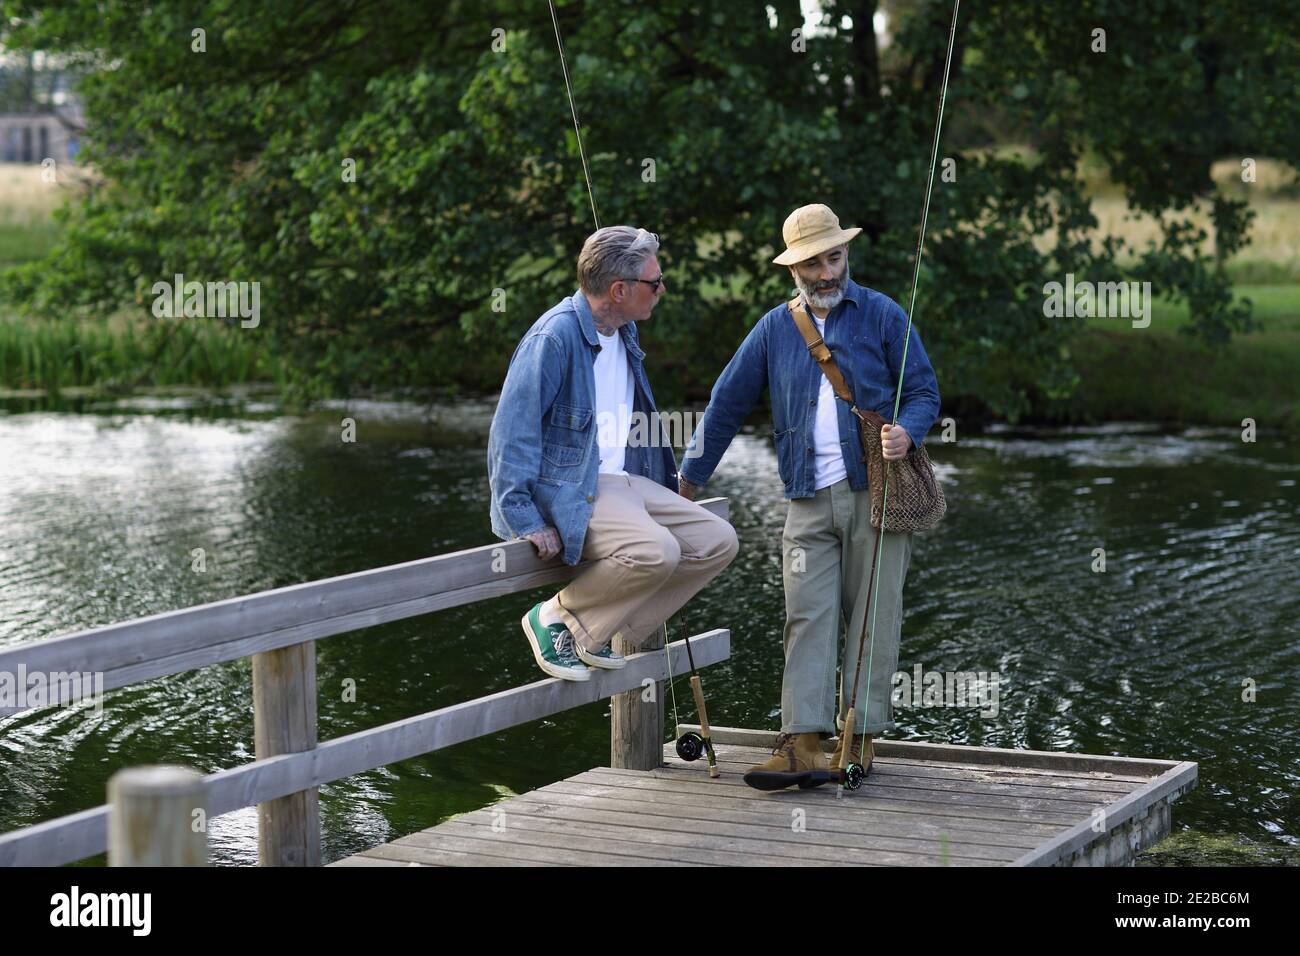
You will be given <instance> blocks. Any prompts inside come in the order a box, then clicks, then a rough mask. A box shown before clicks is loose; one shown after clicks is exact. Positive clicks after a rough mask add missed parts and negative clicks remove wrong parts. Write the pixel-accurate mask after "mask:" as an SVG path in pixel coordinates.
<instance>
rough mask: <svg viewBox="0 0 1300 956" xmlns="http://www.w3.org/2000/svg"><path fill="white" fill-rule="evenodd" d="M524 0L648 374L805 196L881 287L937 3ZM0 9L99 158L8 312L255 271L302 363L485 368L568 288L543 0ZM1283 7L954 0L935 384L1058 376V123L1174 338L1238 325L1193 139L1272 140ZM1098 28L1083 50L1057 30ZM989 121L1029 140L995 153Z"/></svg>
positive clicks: (1017, 383) (747, 273)
mask: <svg viewBox="0 0 1300 956" xmlns="http://www.w3.org/2000/svg"><path fill="white" fill-rule="evenodd" d="M557 7H558V9H559V16H560V25H561V30H562V32H563V35H564V38H565V44H566V47H567V50H568V57H569V70H570V74H571V78H572V82H573V87H574V95H575V97H576V102H577V105H578V110H579V113H580V115H581V118H582V122H583V137H584V143H585V145H586V148H587V151H588V156H589V159H590V165H591V173H592V179H593V183H594V190H595V195H596V199H597V202H598V204H599V208H600V215H601V221H602V224H610V223H615V222H629V223H633V224H636V225H643V226H645V227H647V228H650V229H652V230H654V231H656V232H658V233H660V235H661V237H662V240H663V250H662V253H661V262H662V263H663V265H664V266H665V271H666V274H667V281H668V287H669V296H668V298H667V299H666V300H665V301H664V303H663V304H662V305H661V306H660V307H659V309H657V310H656V313H655V319H654V320H652V322H651V323H650V324H649V326H647V327H643V330H642V334H643V338H644V340H645V344H646V347H647V351H648V352H650V353H651V357H652V360H653V362H654V363H655V364H654V375H655V381H656V389H657V391H660V392H662V393H663V395H662V396H661V398H662V399H663V400H665V401H668V400H672V399H675V398H680V397H682V396H683V394H685V395H687V396H689V397H700V396H702V395H703V394H705V393H707V390H708V388H709V386H710V385H711V383H712V381H713V379H714V377H715V376H716V374H717V372H718V371H719V370H720V368H721V367H722V365H723V364H724V363H725V361H726V360H727V358H728V357H729V355H730V353H731V351H732V350H733V349H734V348H735V346H736V344H737V343H738V342H739V340H740V338H741V337H742V336H743V335H744V333H745V331H746V330H747V329H748V328H749V327H750V326H752V324H753V323H754V322H755V321H756V320H757V319H758V318H759V317H760V316H761V315H762V313H763V312H764V311H766V310H767V309H769V308H771V307H772V306H774V305H776V304H777V303H778V302H780V301H781V300H782V298H783V297H784V296H786V295H788V294H789V291H790V280H789V275H788V273H787V272H786V271H785V270H783V269H780V268H778V267H776V266H773V265H772V264H771V262H770V260H771V257H772V255H774V254H775V252H776V251H778V250H779V242H780V230H781V223H782V221H783V220H784V218H785V216H786V215H787V214H788V212H789V211H790V210H791V209H792V208H794V207H795V206H797V205H800V204H802V203H805V202H813V201H822V202H826V203H828V204H830V205H831V206H832V207H833V208H834V209H835V210H836V211H837V213H838V214H839V215H840V217H841V221H842V222H844V223H846V224H853V225H860V226H862V227H863V230H864V231H863V235H862V236H861V237H860V238H859V239H858V240H855V242H854V244H853V246H852V256H851V263H852V266H853V271H854V276H855V278H857V279H859V280H860V281H861V282H863V283H865V284H867V285H870V286H872V287H873V288H877V289H879V290H881V291H883V292H885V293H887V294H889V295H891V296H893V297H894V298H896V299H898V300H899V301H900V302H902V303H903V304H904V306H906V305H907V303H908V301H909V293H910V289H909V285H910V283H911V274H912V258H913V254H914V250H915V244H916V232H917V228H918V224H919V221H920V216H921V208H922V201H923V198H924V193H925V184H926V174H927V171H928V169H927V167H928V160H929V151H930V137H931V135H932V131H933V124H934V114H935V108H936V106H937V102H938V96H939V90H940V86H941V83H942V76H943V73H942V71H943V61H944V53H945V49H946V44H947V40H948V23H949V17H950V15H951V6H950V5H949V4H948V3H947V2H935V3H928V2H927V3H910V4H904V3H891V4H888V5H887V9H888V10H889V11H890V12H891V13H892V14H894V20H895V23H894V24H893V27H894V30H893V33H892V36H891V42H890V44H889V45H888V46H887V47H885V48H884V49H883V51H881V50H878V47H877V43H876V42H875V38H874V37H873V35H872V33H871V29H870V24H871V23H872V16H873V14H874V13H875V12H876V11H877V4H876V3H875V2H873V0H839V2H833V0H823V3H822V7H823V10H824V13H825V15H824V17H823V24H822V28H821V29H820V30H819V31H814V32H811V33H810V34H809V35H807V36H802V37H798V36H795V34H794V32H793V31H796V30H798V31H802V30H803V28H804V23H803V16H802V14H801V12H800V4H799V2H798V0H773V2H771V3H769V4H766V5H765V4H759V3H752V2H732V3H727V2H723V3H718V2H714V3H703V2H699V0H656V2H655V3H654V4H645V3H640V2H632V0H571V2H557ZM4 9H5V13H6V17H5V21H4V25H3V26H0V42H2V43H3V44H4V45H5V46H7V47H10V48H15V49H28V50H35V49H42V50H51V51H58V52H60V53H64V54H67V55H68V56H70V57H71V58H72V60H73V62H75V63H76V64H77V65H78V66H80V67H82V68H84V69H86V70H89V71H90V74H89V75H88V77H87V78H86V80H85V81H84V83H83V84H82V92H83V94H84V96H85V99H86V104H87V114H88V118H89V120H90V123H91V128H90V130H89V131H88V142H87V147H88V155H89V159H90V160H91V161H92V162H94V163H95V164H97V166H98V167H99V169H100V171H101V172H102V174H103V177H104V183H105V185H104V186H102V188H99V189H97V190H96V191H95V192H94V193H92V194H91V195H90V196H89V197H88V198H87V200H86V201H85V202H84V203H83V204H82V205H81V206H79V207H78V208H76V209H75V210H73V211H72V212H71V213H70V214H69V216H68V226H69V229H68V233H67V240H66V242H65V243H64V244H63V246H62V247H61V248H59V249H57V250H56V251H55V252H54V253H53V254H52V255H51V256H50V257H49V258H48V259H47V260H44V261H42V262H39V263H34V264H29V265H27V266H25V267H21V268H19V269H17V270H15V271H13V272H11V273H10V274H9V275H8V277H7V279H6V288H7V290H8V294H9V295H10V296H12V297H14V298H16V299H17V300H18V301H19V302H21V303H22V304H23V305H24V306H25V307H26V308H28V309H32V310H37V311H44V312H54V311H63V310H66V309H68V308H70V307H76V308H80V309H85V310H88V311H91V312H95V311H102V310H105V309H109V308H113V307H116V306H119V305H120V304H121V303H123V302H136V303H139V305H140V307H141V308H142V309H148V307H149V305H150V303H151V300H152V297H151V295H150V294H149V290H150V287H151V286H152V284H153V283H154V282H155V281H158V280H159V279H163V278H168V277H170V276H171V275H172V274H173V273H176V272H183V273H184V274H185V275H186V276H187V278H203V279H222V280H249V281H252V280H256V281H259V282H260V283H261V284H262V289H261V291H262V313H263V316H264V319H263V323H262V326H261V327H260V328H259V329H257V330H252V331H249V332H248V333H247V334H257V335H260V336H263V337H264V341H265V345H266V347H267V348H274V349H277V350H280V351H281V352H283V353H285V354H287V355H289V356H292V358H293V360H294V363H295V366H296V367H297V368H298V369H299V370H300V372H299V374H300V378H301V380H302V381H303V382H304V383H305V384H306V385H308V386H312V387H313V388H315V389H316V390H321V391H323V390H327V389H328V390H342V391H347V390H349V389H352V388H356V387H389V386H395V385H405V384H417V385H432V384H447V383H461V384H464V385H466V386H470V387H491V386H492V385H493V384H494V383H496V382H498V381H499V375H500V373H501V371H502V370H503V368H504V366H505V363H506V361H507V360H508V358H509V355H510V351H511V349H512V348H513V345H514V341H515V339H516V337H517V336H518V335H519V334H521V333H522V332H523V331H524V329H526V328H527V326H528V325H529V324H530V323H531V322H532V321H533V320H534V319H535V318H536V316H537V315H539V314H540V313H541V312H542V311H543V310H544V309H545V308H547V307H548V306H550V305H551V304H553V303H554V302H555V301H556V300H557V299H558V298H559V297H560V296H562V295H564V294H566V293H568V292H569V291H571V290H572V288H573V286H574V277H573V267H574V259H575V258H576V255H577V250H578V248H579V246H580V245H581V242H582V240H583V238H584V237H585V236H586V235H587V234H588V233H589V232H590V231H591V229H592V227H593V224H592V217H591V212H590V210H589V208H588V200H587V190H586V186H585V183H584V182H583V178H582V172H581V166H580V163H579V159H578V153H577V143H576V138H575V136H574V131H573V126H572V119H571V117H570V114H569V106H568V102H567V99H566V96H565V92H564V85H563V79H562V75H561V72H560V63H559V59H558V56H557V53H556V49H555V36H554V32H553V30H552V26H551V20H550V13H549V10H548V8H547V5H546V3H545V0H529V2H526V3H519V2H517V0H511V2H505V0H473V2H465V0H448V2H444V3H441V4H429V3H427V2H413V0H391V2H385V3H378V2H368V0H350V2H349V0H344V2H341V3H335V2H331V3H313V2H302V3H294V4H264V3H260V2H253V0H228V2H225V3H222V4H213V3H200V2H189V3H182V2H162V3H156V4H150V5H147V6H141V7H134V6H132V7H124V6H122V5H108V6H104V5H101V4H98V3H94V2H91V0H72V2H69V3H66V4H64V5H61V6H59V7H57V8H55V9H53V10H51V9H48V8H46V7H45V6H44V5H43V4H38V3H33V2H29V0H6V2H5V3H4ZM1289 24H1290V13H1289V11H1288V9H1287V7H1286V5H1285V4H1283V3H1282V2H1281V0H1263V2H1258V3H1255V4H1253V5H1252V6H1251V10H1250V16H1249V17H1244V16H1240V15H1238V14H1237V13H1235V12H1234V11H1232V10H1231V8H1230V7H1229V6H1227V5H1225V4H1221V3H1211V2H1206V3H1195V4H1193V3H1183V4H1178V3H1173V2H1164V3H1158V4H1141V5H1130V4H1121V3H1115V2H1104V0H1083V2H1080V3H1076V4H1070V5H1059V4H1050V5H1048V4H1041V3H1038V2H1033V0H991V2H988V3H983V4H980V5H973V4H972V5H969V6H968V7H966V8H964V9H963V17H962V19H961V21H960V23H959V31H958V35H957V47H956V53H955V54H954V63H953V76H952V81H951V85H950V88H949V90H948V101H947V102H948V117H949V118H948V120H947V124H946V128H945V136H944V140H943V144H942V148H941V151H940V154H941V156H942V157H945V158H951V159H952V160H954V161H955V167H954V168H955V170H956V173H957V178H956V181H955V182H946V181H937V182H936V184H935V187H934V193H933V199H932V208H931V212H930V233H929V236H928V238H927V244H926V252H925V257H924V260H923V266H924V268H923V269H922V272H921V283H920V288H919V290H918V295H917V307H916V315H915V320H916V322H917V324H918V327H919V329H920V330H921V333H922V335H923V337H924V339H925V342H926V346H927V349H928V350H929V351H930V353H931V357H932V359H933V360H934V362H935V365H936V368H937V370H938V373H939V376H940V385H941V388H942V390H943V392H944V395H945V399H949V398H953V397H956V396H968V397H972V398H974V399H977V400H978V402H979V403H980V404H982V405H983V406H984V407H986V408H987V409H989V410H991V411H992V412H994V413H996V414H1002V415H1008V416H1012V417H1015V416H1016V415H1018V414H1021V413H1023V412H1024V411H1025V410H1026V409H1027V408H1028V407H1029V404H1030V402H1031V400H1032V399H1033V398H1034V397H1036V396H1042V395H1048V396H1061V395H1065V394H1066V393H1068V392H1069V390H1070V389H1071V388H1072V386H1073V384H1074V376H1073V373H1072V371H1071V368H1070V365H1069V360H1068V343H1069V340H1070V336H1071V335H1072V334H1073V333H1074V331H1075V327H1074V324H1073V321H1074V320H1061V319H1049V318H1047V317H1045V316H1044V315H1043V294H1042V287H1043V285H1044V283H1045V282H1047V281H1050V280H1053V279H1055V280H1060V279H1062V278H1063V277H1064V275H1065V273H1066V272H1074V273H1075V274H1076V275H1080V276H1086V277H1087V278H1089V279H1093V280H1095V281H1106V280H1110V279H1117V278H1119V269H1118V267H1117V265H1116V257H1117V256H1118V255H1119V254H1120V252H1121V251H1122V250H1121V249H1120V248H1119V246H1118V244H1117V243H1115V242H1108V243H1106V244H1104V245H1103V246H1102V247H1101V248H1100V249H1099V250H1094V249H1093V248H1092V243H1091V241H1090V240H1091V239H1092V238H1094V234H1095V228H1096V220H1095V218H1094V217H1093V215H1092V213H1091V211H1090V208H1089V202H1088V199H1087V197H1086V195H1085V193H1084V189H1083V183H1082V182H1081V181H1080V180H1079V178H1078V176H1077V173H1076V170H1077V166H1078V160H1079V157H1080V155H1081V154H1082V152H1083V151H1084V150H1085V149H1087V148H1089V147H1092V148H1093V149H1095V150H1097V151H1098V152H1099V153H1100V154H1101V155H1102V156H1103V157H1104V158H1105V160H1106V161H1107V163H1108V164H1109V166H1110V169H1111V172H1112V174H1113V175H1114V177H1115V178H1116V180H1117V181H1119V182H1121V183H1122V184H1123V185H1124V187H1125V189H1126V191H1127V192H1128V195H1129V197H1130V199H1131V201H1133V202H1134V204H1135V205H1136V206H1137V207H1138V208H1141V209H1143V210H1146V211H1149V212H1153V213H1157V214H1162V215H1165V216H1166V225H1165V233H1164V236H1165V240H1164V242H1163V243H1162V244H1161V245H1160V246H1158V247H1156V248H1152V249H1149V250H1145V251H1144V252H1143V253H1142V258H1141V261H1140V269H1139V272H1140V275H1139V276H1138V278H1147V279H1150V280H1151V281H1152V282H1153V285H1154V286H1155V287H1156V289H1157V290H1159V291H1162V292H1166V293H1175V294H1178V295H1182V296H1185V297H1186V298H1187V299H1188V301H1189V303H1190V307H1191V311H1192V315H1193V318H1194V322H1193V323H1192V326H1191V328H1192V330H1193V331H1194V332H1195V333H1196V334H1199V335H1201V336H1202V337H1204V338H1206V339H1210V340H1218V341H1222V340H1224V339H1226V338H1227V336H1228V335H1229V334H1230V333H1231V332H1232V331H1233V330H1240V329H1244V328H1247V327H1248V326H1249V321H1250V320H1249V315H1248V313H1247V312H1246V311H1245V310H1244V309H1242V308H1240V307H1236V308H1234V307H1232V306H1231V304H1230V299H1229V296H1228V282H1227V279H1226V277H1225V276H1224V274H1223V271H1222V269H1221V268H1220V265H1221V261H1222V259H1223V258H1225V257H1226V256H1228V255H1230V254H1231V253H1232V252H1233V251H1234V250H1235V249H1237V248H1239V247H1240V245H1241V244H1242V243H1243V242H1244V241H1245V239H1246V235H1247V226H1248V222H1249V216H1248V213H1247V211H1246V210H1245V209H1244V207H1243V206H1242V204H1241V203H1239V202H1238V201H1233V200H1229V199H1226V198H1223V197H1219V196H1217V195H1216V194H1215V193H1214V192H1213V185H1212V183H1211V182H1210V180H1209V176H1208V170H1209V164H1210V163H1211V162H1212V161H1214V160H1216V159H1219V158H1221V157H1222V156H1224V155H1234V156H1235V155H1236V154H1237V153H1238V152H1243V154H1248V155H1273V156H1279V157H1281V158H1284V159H1287V160H1288V161H1292V162H1294V161H1295V158H1296V142H1295V135H1296V129H1297V128H1300V127H1297V124H1296V123H1295V109H1296V107H1295V105H1294V103H1293V102H1292V98H1291V96H1290V94H1291V93H1293V90H1292V89H1291V85H1292V84H1293V82H1294V77H1295V75H1296V65H1297V46H1296V43H1295V41H1294V40H1292V39H1288V37H1290V35H1291V31H1290V29H1289ZM1097 27H1101V28H1103V29H1105V30H1106V31H1107V37H1108V49H1107V52H1106V53H1094V52H1092V50H1091V49H1090V45H1091V43H1092V37H1093V34H1092V31H1093V30H1094V29H1095V28H1097ZM197 29H202V30H204V31H205V34H204V37H205V42H206V52H195V49H194V46H195V42H194V34H193V31H195V30H197ZM494 31H497V32H494ZM801 38H802V40H803V42H804V49H803V51H802V52H800V51H799V49H798V47H799V43H798V41H799V39H801ZM1243 97H1244V98H1246V99H1248V100H1249V102H1248V103H1245V102H1243ZM1000 131H1001V132H1005V131H1010V132H1012V133H1014V134H1015V136H1016V137H1017V138H1020V139H1024V140H1028V141H1029V142H1031V143H1032V144H1033V145H1034V146H1035V147H1036V149H1035V151H1034V153H1033V155H1032V156H1031V157H1030V158H1029V159H1024V158H1020V157H1018V156H1014V155H1003V154H1002V153H999V152H994V151H992V150H991V149H990V147H991V146H994V145H996V136H997V135H998V134H999V132H1000ZM647 160H651V161H653V170H654V178H653V181H647V179H648V169H649V167H648V165H647V162H646V161H647ZM348 161H351V162H353V163H355V174H356V175H355V182H350V181H346V176H345V169H346V164H347V163H348ZM1197 197H1206V198H1211V199H1212V200H1213V202H1214V215H1215V224H1216V229H1217V240H1218V247H1217V252H1218V256H1219V261H1218V262H1216V261H1214V259H1213V258H1207V257H1205V256H1202V255H1200V254H1198V253H1197V252H1196V251H1195V249H1194V248H1193V246H1192V242H1193V239H1194V236H1193V235H1192V233H1191V231H1190V230H1189V229H1188V227H1187V226H1186V223H1185V220H1180V218H1179V216H1178V215H1177V213H1178V212H1180V211H1183V210H1185V209H1186V207H1187V203H1188V202H1189V201H1190V200H1192V199H1194V198H1197ZM1171 214H1172V215H1171ZM1180 222H1181V223H1183V224H1182V225H1180ZM1048 233H1050V234H1051V235H1052V236H1053V239H1052V242H1051V244H1050V248H1046V249H1040V248H1039V247H1038V245H1036V243H1035V239H1036V237H1041V236H1044V235H1047V234H1048ZM495 290H504V292H505V305H506V308H505V311H504V312H496V311H493V308H492V306H493V303H494V302H499V301H500V296H498V295H495V294H494V293H495ZM674 390H676V394H674Z"/></svg>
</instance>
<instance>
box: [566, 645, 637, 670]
mask: <svg viewBox="0 0 1300 956" xmlns="http://www.w3.org/2000/svg"><path fill="white" fill-rule="evenodd" d="M573 650H574V652H575V653H577V655H578V660H580V661H582V663H584V664H586V665H587V666H588V667H604V668H606V669H607V670H611V671H616V670H618V669H619V668H620V667H622V666H624V665H625V664H627V658H626V657H624V656H623V655H622V654H615V653H614V648H613V646H612V644H606V645H605V646H604V647H602V648H601V649H600V650H598V651H589V650H587V649H586V648H584V647H583V646H582V645H581V644H579V643H578V642H577V641H576V640H575V641H574V642H573Z"/></svg>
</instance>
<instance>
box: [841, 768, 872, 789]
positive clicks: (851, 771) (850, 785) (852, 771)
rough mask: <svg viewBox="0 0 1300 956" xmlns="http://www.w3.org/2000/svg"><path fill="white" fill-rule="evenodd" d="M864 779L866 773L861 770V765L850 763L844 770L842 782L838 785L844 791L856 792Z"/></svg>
mask: <svg viewBox="0 0 1300 956" xmlns="http://www.w3.org/2000/svg"><path fill="white" fill-rule="evenodd" d="M866 778H867V772H866V771H865V770H863V769H862V764H860V763H851V764H849V765H848V766H847V767H845V768H844V780H843V782H842V783H841V784H840V785H841V786H842V787H843V788H844V789H845V790H856V789H858V787H860V786H862V781H863V780H865V779H866Z"/></svg>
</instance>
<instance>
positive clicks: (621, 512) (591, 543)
mask: <svg viewBox="0 0 1300 956" xmlns="http://www.w3.org/2000/svg"><path fill="white" fill-rule="evenodd" d="M739 548H740V545H739V543H738V542H737V540H736V531H735V529H734V528H732V527H731V525H730V524H728V523H727V522H726V521H723V520H722V519H721V518H719V517H717V516H716V515H714V514H712V513H711V512H709V511H706V510H705V509H703V508H701V507H700V506H699V505H697V504H695V503H694V502H693V501H688V500H686V499H685V498H683V497H682V496H681V495H678V494H676V493H674V492H671V491H669V490H668V489H667V488H665V487H664V486H663V485H660V484H657V483H655V482H653V481H651V480H650V479H648V478H643V477H642V476H641V475H600V476H599V477H598V478H597V483H596V502H595V509H594V510H593V511H592V515H591V520H590V522H588V524H587V536H586V538H585V540H584V541H583V544H582V557H583V560H585V561H590V562H591V564H590V565H589V566H588V567H586V568H584V569H583V571H582V572H581V573H579V574H578V576H577V577H576V578H574V579H573V580H572V581H571V582H569V585H568V587H566V588H564V590H562V591H560V593H559V594H558V595H556V597H557V603H558V604H559V613H560V617H561V619H563V621H564V623H565V625H566V626H567V627H568V628H569V630H570V631H572V632H573V636H574V639H575V640H576V641H577V642H578V643H579V644H581V645H582V646H583V647H584V648H586V649H587V650H589V651H597V650H600V649H601V648H602V647H605V646H606V645H607V644H609V642H610V640H611V639H612V638H613V637H614V635H615V634H616V633H618V632H619V631H622V632H623V638H624V639H625V640H627V641H630V642H631V643H632V644H634V645H635V644H640V643H641V642H642V641H644V640H645V638H646V637H648V636H649V635H650V634H652V633H653V632H654V631H656V630H658V629H659V625H660V624H662V623H663V622H664V621H666V620H668V618H669V617H671V616H672V615H673V614H674V613H675V612H676V611H677V610H678V608H680V607H681V606H682V605H684V604H685V603H686V602H687V601H689V600H690V599H691V598H692V597H694V596H695V594H696V592H698V591H699V590H700V589H701V588H703V587H704V585H706V584H708V583H709V581H710V580H712V579H713V578H714V577H715V576H716V575H717V574H718V573H719V572H720V571H722V569H723V568H725V567H726V566H727V565H728V564H730V563H731V561H732V559H733V558H735V556H736V552H737V551H738V550H739Z"/></svg>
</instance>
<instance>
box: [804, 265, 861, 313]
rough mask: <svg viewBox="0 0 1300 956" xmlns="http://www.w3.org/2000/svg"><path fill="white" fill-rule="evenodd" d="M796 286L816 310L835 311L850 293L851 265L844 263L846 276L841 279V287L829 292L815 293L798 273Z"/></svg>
mask: <svg viewBox="0 0 1300 956" xmlns="http://www.w3.org/2000/svg"><path fill="white" fill-rule="evenodd" d="M794 284H795V286H796V287H797V288H798V289H799V291H800V292H802V293H803V297H804V298H805V299H807V300H808V304H809V305H810V306H812V307H813V308H814V309H828V310H829V309H833V308H835V307H836V306H837V305H839V304H840V303H841V302H843V301H844V294H845V293H846V292H847V291H848V287H849V264H848V263H847V262H846V263H844V275H842V276H841V277H840V283H839V286H838V287H837V288H834V289H831V290H830V291H829V292H814V291H813V288H812V286H810V285H808V284H807V283H805V282H804V281H803V279H802V278H801V277H800V276H799V274H798V273H795V276H794Z"/></svg>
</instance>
